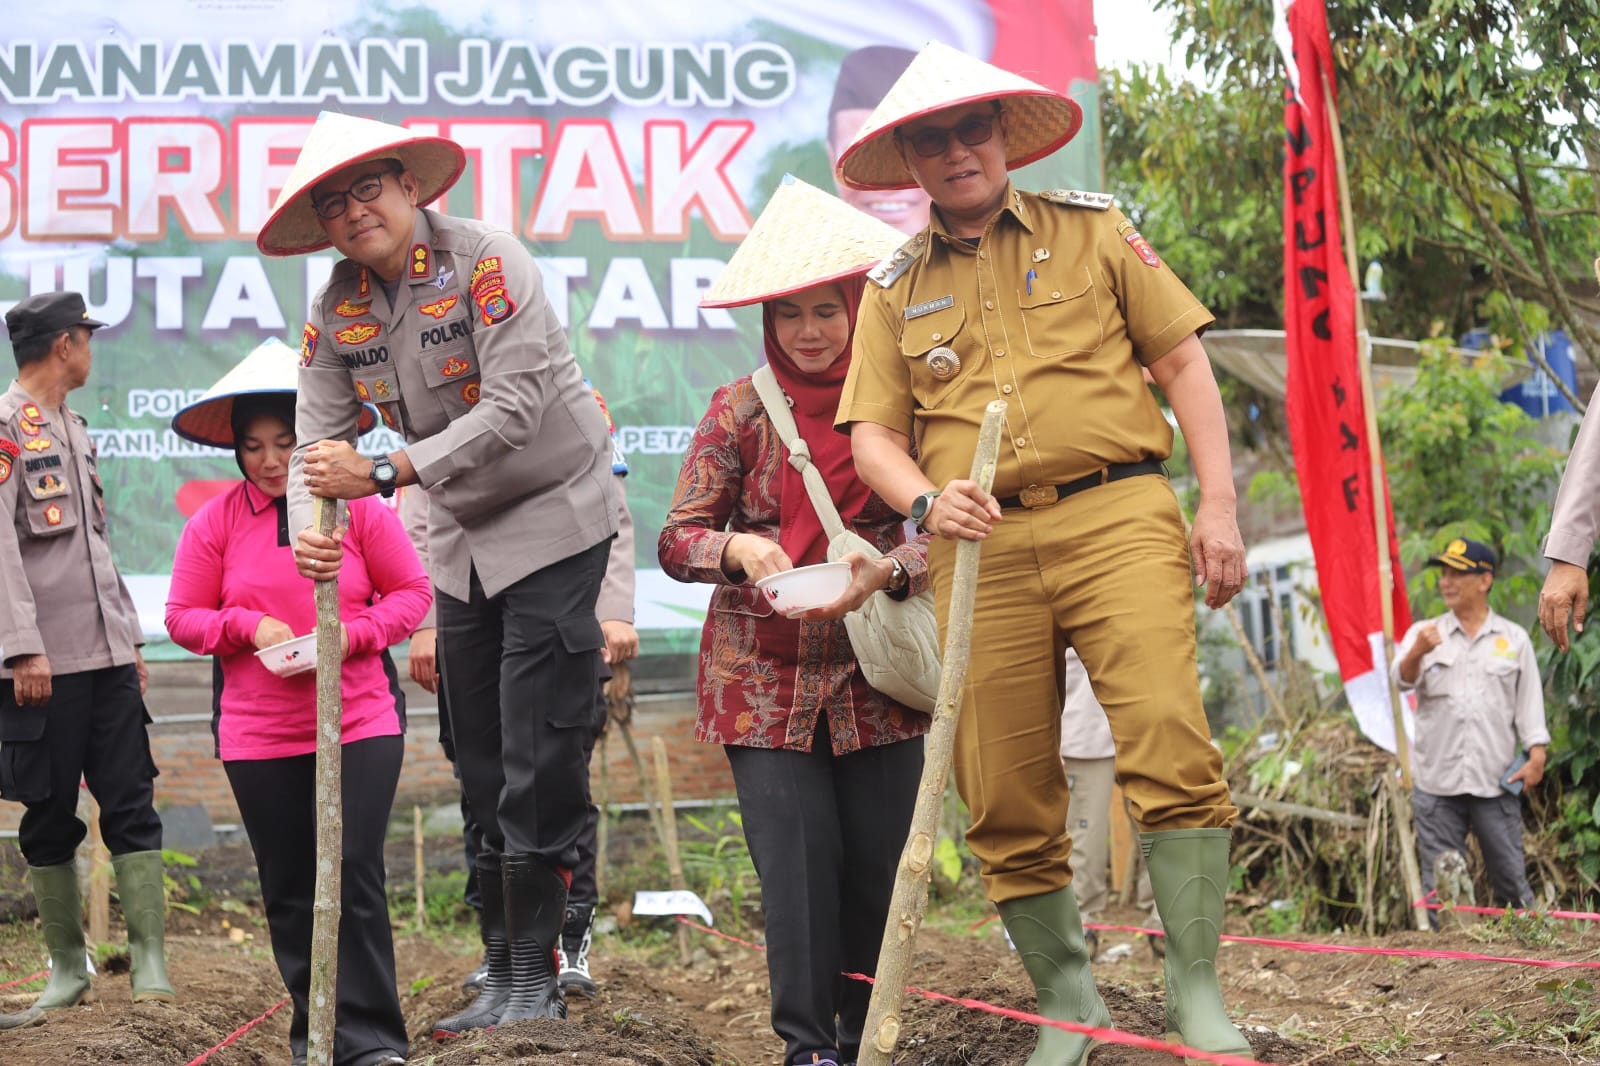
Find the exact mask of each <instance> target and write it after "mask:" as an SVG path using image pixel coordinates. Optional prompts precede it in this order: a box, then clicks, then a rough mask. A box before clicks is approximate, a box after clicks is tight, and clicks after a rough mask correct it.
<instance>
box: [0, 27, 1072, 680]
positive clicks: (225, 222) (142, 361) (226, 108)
mask: <svg viewBox="0 0 1600 1066" xmlns="http://www.w3.org/2000/svg"><path fill="white" fill-rule="evenodd" d="M13 7H14V10H9V11H8V12H7V15H6V32H5V35H4V40H3V41H0V311H3V310H4V309H6V308H8V307H10V306H11V304H12V303H14V302H15V301H16V300H18V299H21V298H22V297H24V296H26V295H29V294H32V293H38V292H45V291H50V290H56V289H63V288H65V289H76V290H79V291H82V292H83V293H84V294H85V296H86V297H87V299H88V302H89V309H90V313H91V314H92V315H94V316H95V317H96V318H98V319H100V320H102V321H105V322H108V323H110V326H109V328H107V329H105V330H102V331H100V332H99V333H98V334H96V337H95V363H94V370H93V374H92V376H91V378H90V381H89V384H88V385H87V386H86V387H85V388H83V389H80V390H79V391H78V392H76V393H75V394H74V395H73V396H72V397H71V399H70V400H69V402H70V403H71V404H72V405H73V406H74V407H75V408H76V409H78V410H79V411H81V412H82V413H83V414H84V415H85V416H86V417H87V418H88V420H89V423H90V427H91V430H92V432H93V435H94V437H95V440H96V441H97V443H98V446H99V449H100V456H101V464H100V470H101V473H102V476H103V478H104V480H105V483H106V490H107V504H108V509H109V511H110V512H111V523H112V545H113V548H114V550H115V554H116V558H117V562H118V564H119V566H120V567H121V568H122V570H123V572H124V574H126V575H127V576H128V579H129V585H130V587H131V588H132V589H133V590H134V594H135V597H136V599H137V600H138V602H139V607H140V614H141V617H142V619H143V622H144V626H145V630H146V633H147V634H148V635H149V636H150V638H151V640H152V641H153V642H157V643H159V642H162V641H164V640H165V631H164V629H163V627H162V623H161V619H162V610H163V605H164V601H165V598H166V585H167V575H168V573H169V571H170V566H171V559H172V552H173V549H174V547H175V546H176V543H177V538H178V533H179V531H180V530H181V529H182V526H183V523H184V521H185V519H186V517H187V515H188V514H191V513H193V510H194V508H195V507H197V506H198V505H199V504H200V503H201V502H203V501H204V499H205V498H206V497H207V495H208V493H209V492H211V491H214V484H213V483H215V482H226V481H229V480H231V479H233V478H235V477H237V472H236V470H235V468H234V465H233V462H232V458H231V456H227V455H224V454H223V453H220V452H217V451H215V450H212V449H208V448H201V447H196V446H193V445H190V444H188V443H186V442H184V441H182V440H180V439H178V438H177V437H176V436H175V435H174V434H173V433H172V432H171V430H170V429H169V428H168V426H169V422H170V419H171V417H172V415H173V414H174V413H175V412H176V411H177V410H178V409H179V408H180V407H182V406H183V405H184V404H186V403H188V402H189V401H190V400H192V399H194V398H196V397H197V396H198V395H199V393H200V392H201V391H203V390H204V389H205V388H206V387H207V386H209V385H211V384H212V383H213V382H215V381H216V380H217V379H218V378H219V377H221V375H222V374H223V373H224V372H225V371H226V370H227V369H228V368H229V367H231V366H232V365H233V364H234V363H236V362H237V361H238V360H239V359H241V358H243V357H244V355H245V354H246V353H248V352H249V351H250V350H251V349H252V348H253V347H255V345H257V344H258V343H260V342H261V341H262V340H264V339H266V338H267V337H278V338H280V339H282V340H285V341H286V342H288V343H289V344H290V345H291V346H295V347H298V345H299V342H300V331H301V324H302V322H303V321H304V318H305V309H306V307H307V305H308V303H309V298H310V296H311V295H312V294H313V293H314V292H315V291H316V290H317V288H318V287H319V286H321V285H322V283H323V282H324V280H325V279H326V278H327V276H328V273H329V271H330V270H331V269H332V267H333V264H334V262H335V256H334V253H332V252H327V253H323V254H318V255H313V256H307V257H296V258H289V259H265V258H262V257H261V256H260V255H258V254H257V253H256V250H255V247H254V237H255V234H256V232H257V230H258V228H259V227H260V225H261V223H262V221H263V220H264V219H265V217H266V215H267V213H268V211H269V210H270V207H271V204H272V201H273V198H274V197H275V196H276V194H277V191H278V189H279V188H280V187H281V186H282V184H283V182H284V180H285V178H286V176H287V174H288V172H289V169H290V166H291V165H292V163H293V160H294V158H295V155H296V153H297V151H298V149H299V146H300V144H301V143H302V140H303V139H304V137H305V134H306V131H307V130H308V128H309V127H310V125H311V123H312V121H313V120H314V118H315V116H316V114H317V113H318V112H319V111H321V110H324V109H331V110H338V111H344V112H348V113H351V114H357V115H362V116H365V117H371V118H377V119H382V120H384V121H388V122H394V123H399V124H402V125H405V126H408V127H410V128H412V129H416V130H419V131H426V132H429V133H439V134H443V135H445V136H448V137H451V138H453V139H455V140H457V141H459V142H460V143H462V144H463V145H464V146H465V147H466V148H467V151H468V155H469V164H468V167H467V171H466V174H465V176H464V177H463V179H462V180H461V182H460V183H459V184H458V185H457V186H456V187H455V188H454V189H452V190H451V192H450V193H449V195H448V196H447V197H446V198H445V199H444V200H442V201H440V202H439V204H438V205H437V206H438V207H439V208H440V209H441V210H444V211H447V212H448V213H451V214H457V215H465V216H473V217H478V218H482V219H485V220H487V221H490V222H492V223H494V224H495V225H497V226H501V227H504V228H505V229H507V230H509V231H511V232H513V233H515V234H517V235H518V236H519V237H520V238H521V239H522V240H523V241H524V242H525V243H526V244H527V245H528V246H529V248H530V250H532V252H533V253H534V255H535V257H536V258H537V260H538V263H539V267H540V270H541V272H542V274H543V277H544V280H545V284H546V287H547V290H548V292H549V295H550V299H551V302H552V304H553V305H554V307H555V309H556V312H557V314H558V316H559V317H560V318H561V319H562V321H563V323H564V324H565V325H566V327H567V329H568V331H569V334H570V339H571V344H572V348H573V350H574V352H575V353H576V355H577V357H578V360H579V362H580V363H581V365H582V367H583V370H584V372H585V374H586V375H587V376H588V377H589V378H590V379H592V380H593V381H594V383H595V385H596V386H598V387H599V388H600V390H601V391H602V392H603V393H604V394H605V397H606V399H607V400H608V401H609V403H610V407H611V413H612V415H613V416H614V418H615V421H616V425H617V445H618V447H619V449H620V450H621V452H622V453H623V455H624V457H625V459H626V461H627V463H628V465H629V467H630V469H631V471H632V472H631V474H630V476H629V478H628V495H629V500H630V503H631V506H632V508H633V515H634V521H635V526H636V529H637V552H638V557H637V562H638V568H639V582H638V589H639V600H638V614H639V624H640V628H641V629H642V630H645V631H646V632H645V634H644V636H645V650H646V651H647V652H660V651H679V650H686V649H689V648H692V647H694V646H695V644H696V642H697V641H698V634H697V631H698V628H699V624H700V620H701V618H702V617H703V612H704V607H705V603H706V600H707V598H708V595H709V586H704V585H700V586H695V585H681V584H678V583H676V582H673V581H671V580H669V579H667V578H666V577H665V576H664V575H663V574H661V572H660V570H659V568H658V565H657V563H656V550H655V545H656V538H657V534H658V532H659V529H660V526H661V522H662V519H663V516H664V515H665V513H666V508H667V505H668V503H669V502H670V500H671V497H672V490H673V484H674V482H675V480H676V477H677V473H678V467H679V464H680V463H681V460H682V453H683V451H684V447H685V444H686V442H687V441H688V439H689V436H690V434H691V433H692V431H693V428H694V426H695V424H696V423H697V422H698V421H699V419H700V416H701V415H702V414H703V413H704V411H705V407H706V405H707V404H708V403H709V400H710V397H711V394H712V391H713V390H714V389H715V388H716V387H717V386H718V385H721V384H723V383H725V382H728V381H731V380H733V379H735V378H737V377H740V376H742V375H744V374H747V373H749V372H750V371H751V370H752V369H754V367H755V366H756V364H757V362H758V361H759V359H760V352H761V341H760V312H759V309H741V310H738V311H733V312H729V311H724V310H708V311H703V310H701V309H700V308H699V306H698V303H699V300H700V297H701V294H702V293H703V292H704V291H705V289H706V288H707V287H708V286H709V285H710V283H711V281H712V280H713V279H714V278H715V277H716V275H717V273H718V271H719V270H720V269H721V268H722V266H723V264H724V263H725V262H726V260H727V258H728V256H729V255H730V254H731V253H732V250H733V248H734V246H735V245H736V244H737V243H738V241H739V240H740V239H741V238H742V237H743V236H744V234H745V232H746V231H747V230H748V228H749V226H750V224H751V220H752V219H753V218H754V216H755V215H756V214H758V213H759V211H760V208H761V207H762V205H764V204H765V203H766V200H767V198H768V196H769V195H770V194H771V191H772V190H773V189H774V188H776V186H777V183H778V181H779V179H780V178H781V177H782V175H783V174H784V173H786V172H791V173H794V174H796V175H797V176H799V177H801V178H803V179H805V180H807V181H810V182H812V183H813V184H816V185H818V186H819V187H821V188H825V189H832V188H834V184H833V178H832V165H831V164H832V151H833V150H834V149H835V148H836V147H842V146H843V144H845V143H847V142H848V139H849V138H850V136H851V135H852V134H853V132H854V130H855V129H856V128H858V127H859V125H860V122H861V121H862V120H863V119H864V118H865V117H866V113H867V111H868V110H870V106H868V107H862V106H857V105H856V104H853V103H852V102H851V101H850V100H849V99H848V98H846V99H845V100H844V101H843V103H845V104H851V106H840V107H834V106H830V104H831V102H833V101H835V99H836V96H835V84H836V81H837V80H838V78H839V73H840V69H841V64H844V63H846V61H847V59H848V57H850V56H851V55H853V54H856V53H858V52H859V50H861V49H863V48H865V47H868V46H873V45H880V46H881V45H890V46H897V47H899V48H902V49H905V50H907V54H906V56H905V58H906V59H909V52H910V51H914V50H916V49H918V48H920V47H921V46H922V45H923V44H924V43H926V42H927V41H928V40H929V39H930V38H931V39H938V40H941V41H944V42H946V43H948V44H951V45H953V46H955V47H957V48H961V49H963V50H965V51H967V52H969V53H971V54H974V55H978V56H982V57H984V58H991V59H993V60H994V61H995V62H998V63H1000V64H1001V65H1004V66H1007V67H1009V68H1011V69H1013V70H1016V71H1018V72H1020V73H1023V74H1026V75H1027V76H1029V77H1032V78H1034V79H1035V80H1038V81H1041V82H1043V83H1045V84H1048V85H1050V86H1052V87H1055V88H1059V89H1062V90H1064V91H1067V92H1069V93H1071V94H1072V95H1073V96H1075V97H1076V98H1077V99H1078V100H1079V101H1080V102H1081V103H1082V105H1083V107H1084V111H1085V114H1086V115H1087V116H1089V117H1090V120H1089V124H1088V126H1087V127H1086V129H1085V131H1084V132H1083V133H1082V134H1080V135H1079V136H1078V138H1077V139H1076V141H1074V142H1073V144H1072V145H1070V146H1069V147H1068V148H1067V149H1064V150H1063V151H1061V152H1058V153H1057V154H1055V155H1054V156H1052V157H1050V158H1049V159H1047V160H1044V161H1042V162H1041V163H1038V164H1035V165H1034V166H1033V167H1030V168H1028V169H1027V170H1025V171H1023V172H1021V173H1020V175H1019V178H1018V180H1019V183H1020V184H1022V185H1024V186H1025V187H1032V188H1040V187H1051V186H1067V187H1072V188H1095V187H1096V185H1097V183H1098V180H1099V173H1100V168H1099V143H1098V127H1097V125H1096V124H1095V122H1094V116H1096V115H1097V114H1098V107H1097V104H1096V102H1095V93H1096V89H1095V66H1094V48H1093V36H1092V35H1093V19H1092V10H1091V8H1092V5H1091V0H1066V2H1064V3H1058V4H1044V5H1036V4H1024V3H1022V2H1020V0H901V2H898V3H895V4H893V5H879V6H877V7H874V6H872V5H862V4H859V3H856V2H854V0H813V2H811V3H806V4H793V3H786V2H783V0H731V2H728V3H722V4H706V5H692V4H678V5H662V4H640V3H637V2H635V0H592V2H589V3H579V4H552V3H549V2H547V0H500V2H496V3H487V2H484V0H452V2H449V3H446V2H445V0H433V2H429V3H408V4H405V5H392V4H388V3H384V2H381V0H353V2H350V3H344V4H328V3H322V2H314V0H150V2H141V3H139V4H137V5H130V4H127V3H123V2H119V0H63V2H60V3H54V4H49V5H13ZM135 10H136V11H137V15H136V16H135V14H134V12H135ZM874 102H875V101H874ZM857 103H858V102H857ZM851 200H852V202H854V203H856V204H858V205H859V206H861V207H862V208H864V209H866V210H869V211H872V212H874V213H876V214H878V215H879V216H880V217H882V218H884V219H886V220H888V221H890V222H891V223H893V224H895V225H896V226H898V227H900V228H902V229H905V230H906V231H907V232H908V233H909V232H914V231H915V230H916V229H917V228H919V227H920V225H921V224H922V223H923V221H925V219H926V201H925V199H923V198H921V197H920V195H919V194H916V193H914V192H913V193H905V192H896V193H878V194H859V193H858V194H853V195H852V196H851ZM401 446H402V442H401V441H400V440H398V439H397V438H395V437H394V436H393V434H392V433H390V432H389V431H388V430H386V429H384V428H382V427H381V426H380V427H379V429H378V430H377V431H376V432H374V433H372V434H370V435H369V436H367V437H366V438H363V441H362V449H363V450H364V451H367V452H369V453H372V452H377V451H387V450H392V449H396V448H399V447H401ZM151 650H152V651H154V652H155V653H156V654H157V655H158V656H159V654H160V651H161V649H160V648H159V647H158V646H156V645H155V644H153V646H152V649H151ZM172 654H174V655H176V654H181V653H178V652H176V650H175V649H174V650H172Z"/></svg>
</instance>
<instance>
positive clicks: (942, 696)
mask: <svg viewBox="0 0 1600 1066" xmlns="http://www.w3.org/2000/svg"><path fill="white" fill-rule="evenodd" d="M1005 411H1006V405H1005V401H1003V400H995V401H993V402H992V403H990V404H989V406H988V407H987V408H985V409H984V412H983V426H982V428H981V429H979V430H978V451H977V454H976V455H974V456H973V457H972V480H973V481H976V482H977V483H978V485H979V486H980V487H981V488H982V489H983V490H984V491H985V492H988V491H989V488H990V486H991V485H993V484H994V467H995V461H996V457H997V456H998V455H999V452H1000V427H1001V424H1002V423H1003V422H1004V420H1005ZM980 544H981V542H980V541H976V540H963V541H959V542H958V543H957V544H956V566H955V579H954V582H953V584H952V587H951V590H950V617H949V620H948V621H947V623H946V625H945V641H944V660H943V670H942V672H941V673H940V676H939V699H938V702H937V703H936V704H935V705H934V709H933V724H932V726H931V727H930V728H929V730H928V735H927V737H926V738H925V739H924V741H923V762H922V783H921V784H920V785H918V786H917V806H916V810H915V811H914V812H913V813H912V815H911V832H910V835H909V836H908V837H907V838H906V846H905V850H904V851H903V852H902V853H901V855H900V868H899V870H898V871H897V872H896V874H895V879H894V896H893V897H892V898H891V900H890V903H889V921H888V924H887V925H886V926H885V927H884V930H883V946H882V947H881V948H880V949H879V952H878V971H877V983H876V984H874V985H873V986H872V1001H871V1003H870V1004H869V1005H868V1007H867V1024H866V1028H865V1030H864V1033H865V1035H866V1037H867V1039H866V1041H865V1042H864V1043H863V1044H862V1045H861V1066H889V1056H890V1055H891V1054H893V1052H894V1048H895V1044H896V1043H898V1042H899V1040H900V1003H901V1000H902V999H903V998H904V996H905V986H906V979H907V977H908V976H909V974H910V971H911V954H912V949H913V948H914V946H915V941H916V936H917V930H918V928H920V927H921V925H922V916H923V914H924V913H925V912H926V911H927V909H928V877H929V875H930V874H931V872H932V868H933V848H934V843H935V842H936V840H937V839H938V835H939V812H940V810H941V808H942V807H943V804H944V789H945V783H946V782H947V781H948V780H949V778H950V761H951V759H952V758H953V757H954V754H955V741H956V722H957V721H958V720H959V719H960V717H961V689H962V686H963V685H964V684H965V683H966V679H967V662H968V659H969V658H970V656H971V654H972V605H973V601H974V600H975V599H976V597H977V591H978V548H979V546H980Z"/></svg>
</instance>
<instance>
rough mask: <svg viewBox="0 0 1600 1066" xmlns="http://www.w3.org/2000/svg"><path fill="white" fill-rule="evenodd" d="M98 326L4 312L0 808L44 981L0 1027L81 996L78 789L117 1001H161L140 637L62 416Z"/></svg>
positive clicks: (89, 462)
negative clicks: (23, 868)
mask: <svg viewBox="0 0 1600 1066" xmlns="http://www.w3.org/2000/svg"><path fill="white" fill-rule="evenodd" d="M104 325H105V323H103V322H97V321H95V320H94V319H92V318H90V317H89V312H88V310H87V309H86V308H85V307H84V302H83V297H82V296H81V295H79V294H78V293H75V292H53V293H44V294H41V295H38V296H31V297H29V298H28V299H26V300H23V301H22V302H21V303H19V304H17V305H16V306H15V307H14V308H12V309H11V310H10V311H9V312H7V313H6V329H7V330H8V331H9V332H10V335H11V346H12V349H13V350H14V351H15V353H16V359H17V378H16V380H15V381H13V382H12V383H11V387H10V388H9V389H7V390H6V392H5V393H4V394H3V395H0V656H3V657H4V661H3V665H0V797H3V798H5V799H8V800H13V801H15V802H18V803H21V804H23V805H24V806H25V807H26V808H27V810H26V813H24V814H23V816H22V825H21V828H20V831H19V834H18V836H19V843H20V845H21V848H22V854H23V857H24V858H25V859H27V860H28V868H29V869H28V872H29V874H30V876H31V878H32V881H33V894H34V898H35V899H36V900H37V901H38V905H39V918H40V922H41V924H42V925H43V927H44V939H45V944H46V945H47V947H48V948H49V950H50V959H51V968H50V981H49V984H47V985H46V986H45V989H44V992H43V993H41V994H40V996H39V999H38V1001H37V1002H36V1003H35V1004H34V1006H33V1007H32V1008H31V1009H30V1010H28V1011H26V1012H24V1013H23V1014H20V1015H9V1016H6V1017H4V1018H0V1028H13V1027H15V1026H17V1025H23V1024H31V1023H32V1022H34V1021H37V1020H38V1019H39V1018H40V1017H42V1014H41V1013H40V1012H41V1011H46V1010H55V1009H57V1008H61V1007H71V1006H75V1005H77V1004H79V1003H84V1002H88V1000H89V999H90V987H89V975H88V972H87V970H86V968H85V966H84V937H83V926H82V921H81V914H82V911H81V907H82V904H81V902H80V900H79V893H78V874H77V867H76V865H75V864H74V862H73V852H74V851H75V849H76V848H77V846H78V845H79V843H81V842H82V841H83V838H84V835H85V833H86V832H87V831H88V830H87V828H86V827H85V826H84V824H83V822H81V821H80V820H79V819H78V817H77V813H76V812H77V807H78V781H79V779H80V778H82V779H84V780H86V781H87V782H88V785H89V792H90V794H92V795H93V796H94V798H95V800H96V802H97V803H99V805H100V831H101V834H102V835H103V837H104V838H105V842H106V847H107V848H108V849H109V850H110V852H111V861H112V865H113V866H114V868H115V869H116V874H117V891H118V895H119V896H120V897H121V899H122V910H123V915H124V917H125V918H126V920H127V923H128V946H129V949H130V954H131V955H132V961H133V968H132V980H133V998H134V999H135V1000H166V1001H170V1000H171V999H172V998H173V995H172V984H171V982H169V981H168V979H167V966H166V957H165V953H164V946H163V925H164V922H165V914H166V896H165V890H164V888H163V885H162V874H163V872H164V867H163V866H162V863H161V819H160V817H158V816H157V814H156V811H155V807H154V806H153V805H152V802H151V800H152V795H153V791H154V786H153V782H154V779H155V776H156V766H155V762H154V761H153V760H152V759H151V758H150V737H149V734H148V733H147V732H146V730H145V723H146V722H147V721H148V720H149V719H148V716H147V715H146V713H145V707H144V689H145V681H146V675H145V668H144V658H143V656H142V655H141V654H140V651H139V648H140V646H141V645H143V643H144V636H143V634H142V632H141V630H140V628H139V617H138V614H137V612H136V611H135V610H134V606H133V598H132V597H131V596H129V594H128V589H127V586H126V585H124V584H123V581H122V575H121V574H119V573H118V572H117V568H116V566H115V564H113V563H112V561H111V545H110V543H109V542H108V541H107V539H106V509H105V493H104V490H103V489H102V488H101V485H100V475H99V472H98V470H97V466H96V460H95V449H94V444H93V443H92V442H91V441H90V440H89V433H88V424H87V423H86V422H85V421H84V419H83V416H82V415H80V414H78V413H77V412H76V411H73V410H72V409H71V408H69V407H68V406H67V394H68V393H69V392H71V391H72V390H73V389H76V388H79V387H81V386H82V385H83V384H84V383H85V382H86V381H88V379H89V367H90V364H91V361H92V359H93V353H92V351H91V338H92V336H93V334H94V331H95V330H97V329H100V328H101V327H102V326H104Z"/></svg>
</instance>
